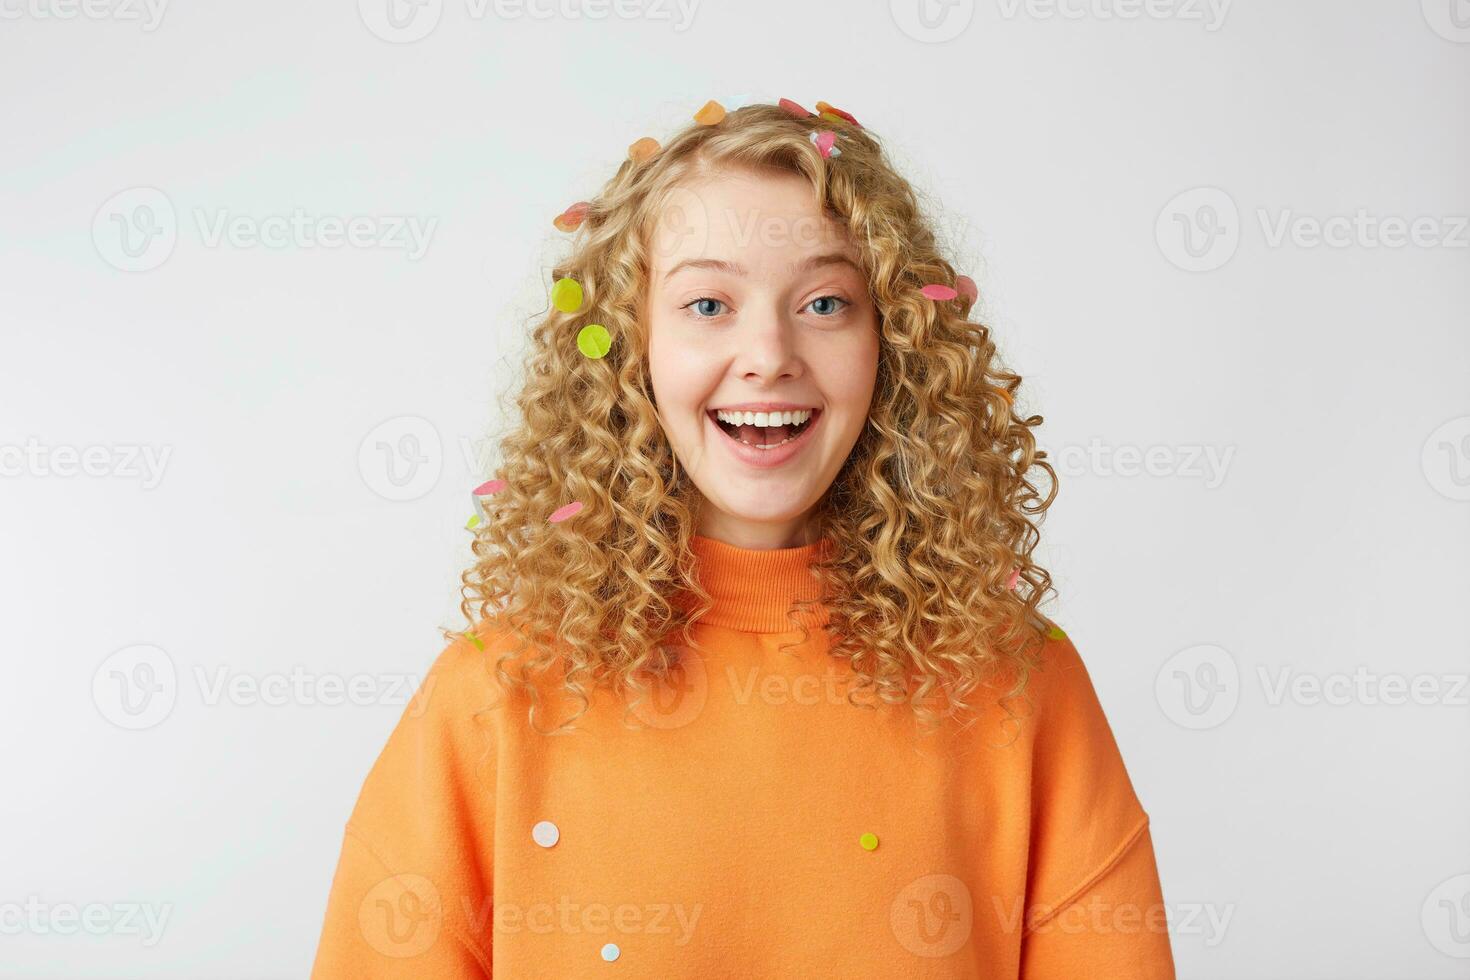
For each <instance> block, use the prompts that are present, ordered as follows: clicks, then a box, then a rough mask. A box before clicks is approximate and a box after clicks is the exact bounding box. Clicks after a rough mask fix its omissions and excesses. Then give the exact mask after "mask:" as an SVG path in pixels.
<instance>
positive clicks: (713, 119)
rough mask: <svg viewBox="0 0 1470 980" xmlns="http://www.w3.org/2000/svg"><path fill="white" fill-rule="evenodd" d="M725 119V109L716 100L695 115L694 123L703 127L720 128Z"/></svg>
mask: <svg viewBox="0 0 1470 980" xmlns="http://www.w3.org/2000/svg"><path fill="white" fill-rule="evenodd" d="M724 118H725V107H724V106H722V105H720V104H719V103H718V102H716V101H715V100H714V99H710V100H709V101H708V102H706V103H705V104H704V105H702V106H700V107H699V111H698V112H696V113H695V114H694V121H695V122H697V123H699V124H700V125H701V126H718V125H719V124H720V122H721V121H722V120H723V119H724Z"/></svg>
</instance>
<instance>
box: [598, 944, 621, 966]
mask: <svg viewBox="0 0 1470 980" xmlns="http://www.w3.org/2000/svg"><path fill="white" fill-rule="evenodd" d="M622 952H623V951H622V950H620V949H618V944H617V943H608V944H607V945H606V946H603V947H602V958H603V959H604V960H606V961H607V962H609V963H611V962H612V961H613V960H615V959H617V958H618V957H619V956H620V955H622Z"/></svg>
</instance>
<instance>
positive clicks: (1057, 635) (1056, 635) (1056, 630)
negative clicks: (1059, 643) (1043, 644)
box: [1046, 626, 1067, 640]
mask: <svg viewBox="0 0 1470 980" xmlns="http://www.w3.org/2000/svg"><path fill="white" fill-rule="evenodd" d="M1046 635H1047V636H1049V637H1051V638H1052V639H1053V640H1065V639H1066V638H1067V634H1066V633H1065V632H1064V631H1063V630H1062V628H1061V627H1060V626H1053V627H1052V628H1051V629H1049V630H1047V631H1046Z"/></svg>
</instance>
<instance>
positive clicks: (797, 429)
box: [708, 408, 822, 449]
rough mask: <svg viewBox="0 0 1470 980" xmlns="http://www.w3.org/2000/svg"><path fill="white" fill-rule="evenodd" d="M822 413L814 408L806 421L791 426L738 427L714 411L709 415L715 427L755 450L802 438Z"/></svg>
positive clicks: (774, 446) (771, 447) (772, 447)
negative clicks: (722, 418) (723, 419)
mask: <svg viewBox="0 0 1470 980" xmlns="http://www.w3.org/2000/svg"><path fill="white" fill-rule="evenodd" d="M821 413H822V410H821V409H820V408H814V409H812V410H811V415H810V417H809V418H807V420H806V421H804V422H795V423H792V424H791V425H736V424H734V423H733V422H725V421H722V420H721V419H720V418H719V417H718V416H717V415H716V414H715V412H714V410H711V411H710V412H709V413H708V414H709V417H710V419H711V420H712V421H713V422H714V423H715V425H717V426H719V427H720V431H721V432H723V433H725V435H727V436H729V437H730V438H731V439H733V440H734V441H736V442H739V443H743V444H744V445H747V446H750V447H751V448H753V449H775V448H777V447H778V446H784V445H786V444H787V443H790V442H795V441H796V440H797V439H799V438H801V434H802V433H803V432H805V431H806V430H807V429H810V428H811V427H812V424H813V423H814V422H816V421H817V417H818V416H819V415H821Z"/></svg>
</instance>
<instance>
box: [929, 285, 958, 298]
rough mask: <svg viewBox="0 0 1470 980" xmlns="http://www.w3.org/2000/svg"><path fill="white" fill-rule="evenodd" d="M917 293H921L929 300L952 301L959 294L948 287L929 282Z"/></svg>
mask: <svg viewBox="0 0 1470 980" xmlns="http://www.w3.org/2000/svg"><path fill="white" fill-rule="evenodd" d="M919 292H921V293H923V294H924V295H925V296H927V297H929V298H930V299H954V298H955V297H956V296H958V295H959V293H957V292H955V291H954V290H953V289H951V288H950V287H948V286H946V285H944V284H943V283H937V282H931V283H930V284H929V285H927V286H925V287H924V288H923V289H921V290H919Z"/></svg>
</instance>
